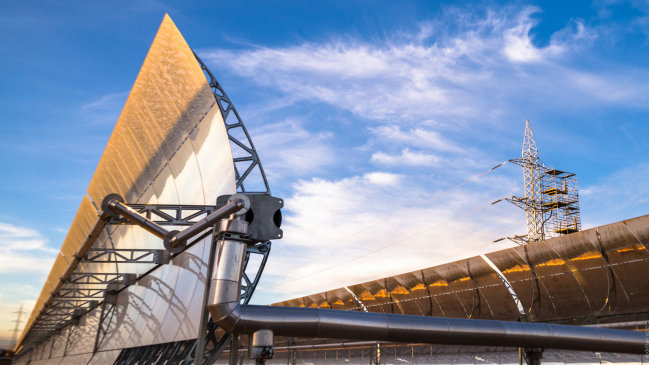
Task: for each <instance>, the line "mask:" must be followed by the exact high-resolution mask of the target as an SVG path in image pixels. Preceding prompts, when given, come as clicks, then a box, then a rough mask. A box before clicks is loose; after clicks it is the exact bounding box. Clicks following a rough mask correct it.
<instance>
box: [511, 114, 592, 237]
mask: <svg viewBox="0 0 649 365" xmlns="http://www.w3.org/2000/svg"><path fill="white" fill-rule="evenodd" d="M509 162H512V163H514V164H516V165H518V166H521V167H522V168H523V188H524V194H525V195H524V196H522V197H518V196H512V197H508V198H505V200H507V201H509V202H510V203H512V204H514V205H515V206H517V207H519V208H521V209H523V210H525V218H526V222H527V234H526V235H518V236H514V237H510V239H511V240H512V241H514V242H516V243H519V244H521V243H523V244H524V243H529V242H536V241H541V240H544V239H546V238H550V237H556V236H559V235H563V234H569V233H574V232H578V231H580V230H581V213H580V210H579V192H578V185H577V175H576V174H574V173H570V172H566V171H561V170H557V169H553V168H550V167H547V166H545V164H544V163H543V162H541V160H540V158H539V149H538V147H537V145H536V141H535V139H534V134H533V133H532V128H531V126H530V122H529V120H527V121H526V122H525V134H524V137H523V148H522V151H521V158H516V159H511V160H509Z"/></svg>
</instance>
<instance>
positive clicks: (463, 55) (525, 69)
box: [202, 7, 649, 123]
mask: <svg viewBox="0 0 649 365" xmlns="http://www.w3.org/2000/svg"><path fill="white" fill-rule="evenodd" d="M539 11H540V10H539V9H538V8H534V7H526V8H522V9H521V8H515V7H509V8H505V9H498V10H497V11H496V10H489V11H487V12H486V14H482V13H480V12H477V13H472V14H470V15H462V16H460V17H458V18H453V19H452V21H453V24H454V29H457V28H459V29H458V31H457V32H454V33H452V34H448V33H444V32H443V31H442V30H441V29H442V28H443V26H444V24H445V23H444V22H450V21H451V20H450V19H444V20H440V21H439V23H441V24H438V23H435V24H434V25H433V26H431V27H429V29H430V30H429V31H426V32H424V33H423V34H422V33H421V32H420V31H416V32H415V33H414V34H412V35H411V37H399V38H397V39H390V40H389V41H386V42H384V43H382V44H377V43H369V42H364V41H362V40H354V39H351V40H350V39H344V40H335V41H330V42H327V43H323V44H316V43H304V44H301V45H297V46H290V47H286V48H256V49H244V50H237V51H231V50H210V51H204V52H202V55H203V57H204V59H206V60H208V62H210V63H211V64H214V65H215V66H216V67H226V68H228V69H229V70H230V71H231V72H234V73H236V74H238V75H241V76H243V77H246V78H251V79H253V80H255V82H257V83H259V84H261V85H265V86H267V87H271V88H273V89H275V90H278V91H280V92H282V93H285V94H288V95H291V96H292V97H293V98H294V99H295V100H318V101H322V102H326V103H329V104H332V105H336V106H338V107H341V108H344V109H346V110H349V111H351V112H353V113H354V114H356V115H359V116H361V117H364V118H368V119H371V120H375V121H383V122H385V121H388V120H395V121H398V122H399V123H403V122H405V121H413V120H416V121H420V120H421V118H431V117H437V118H448V117H475V116H476V115H482V116H484V118H485V119H492V118H497V117H498V115H499V114H494V112H496V113H498V112H499V110H500V109H505V108H509V107H515V106H516V103H517V102H518V101H519V100H520V95H521V93H528V94H527V95H534V96H535V99H538V98H539V97H541V99H539V100H534V102H538V103H539V105H541V104H547V103H552V102H560V103H561V104H562V105H573V106H575V107H580V108H584V107H588V106H592V105H596V104H597V103H600V102H606V103H614V104H620V105H633V106H641V105H643V103H644V104H645V107H646V104H647V101H648V98H649V96H647V95H649V93H648V91H649V86H647V84H646V83H644V82H641V80H645V79H647V76H648V74H647V72H646V70H641V69H632V68H628V67H627V68H615V69H611V68H608V69H607V68H606V67H605V65H604V64H597V63H591V65H584V64H583V63H580V62H579V61H578V59H577V58H578V57H579V55H580V53H579V52H578V51H580V50H582V49H583V48H584V47H588V46H589V44H591V43H592V41H593V40H594V39H596V38H597V31H598V30H597V29H589V28H588V27H587V26H586V25H584V23H583V22H580V21H575V22H571V23H569V24H567V25H566V27H565V28H563V29H561V30H560V31H558V32H556V33H555V34H554V35H553V36H552V37H551V40H550V42H549V44H548V45H546V46H538V45H536V44H535V42H534V39H533V37H532V35H531V34H532V33H531V30H532V29H533V27H534V26H535V25H536V24H537V22H538V21H537V20H535V19H534V17H533V15H535V14H536V13H537V12H539ZM424 28H425V27H424ZM420 29H421V27H420ZM603 85H606V87H605V88H601V87H599V86H603ZM611 95H613V97H611ZM519 108H520V106H519V107H516V108H515V109H519Z"/></svg>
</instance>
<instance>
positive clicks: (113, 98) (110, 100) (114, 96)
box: [81, 92, 128, 110]
mask: <svg viewBox="0 0 649 365" xmlns="http://www.w3.org/2000/svg"><path fill="white" fill-rule="evenodd" d="M127 96H128V92H118V93H111V94H106V95H102V96H100V97H99V98H97V99H95V100H93V101H91V102H88V103H87V104H84V105H82V106H81V109H84V110H89V109H95V110H96V109H102V110H107V109H108V110H119V108H116V107H115V106H116V104H124V102H125V101H126V97H127Z"/></svg>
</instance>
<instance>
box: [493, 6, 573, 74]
mask: <svg viewBox="0 0 649 365" xmlns="http://www.w3.org/2000/svg"><path fill="white" fill-rule="evenodd" d="M538 11H539V9H537V8H534V7H530V8H527V9H525V10H523V11H522V12H521V14H520V15H519V16H518V24H516V25H515V26H513V27H511V28H509V29H507V30H506V31H505V32H504V33H503V36H504V41H505V45H504V49H503V52H504V54H505V56H506V57H507V59H508V60H509V61H511V62H538V61H543V60H545V59H550V58H553V57H554V56H557V55H560V54H561V53H563V51H564V47H563V46H562V45H558V44H555V43H554V42H553V43H550V45H548V46H547V47H544V48H538V47H536V46H534V45H533V44H532V39H531V38H530V30H531V29H532V27H533V26H534V24H535V23H534V22H533V21H531V20H530V16H531V15H532V14H534V13H536V12H538ZM583 33H584V27H583V24H582V26H581V33H579V34H578V35H577V36H582V35H583Z"/></svg>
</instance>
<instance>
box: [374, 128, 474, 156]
mask: <svg viewBox="0 0 649 365" xmlns="http://www.w3.org/2000/svg"><path fill="white" fill-rule="evenodd" d="M369 131H370V133H371V134H372V135H374V136H377V137H379V138H382V139H386V140H388V141H390V142H393V143H400V144H405V145H409V146H414V147H420V148H428V149H434V150H440V151H447V152H461V151H462V149H461V148H460V147H458V146H457V145H456V144H455V143H454V142H452V141H450V140H448V139H447V138H444V137H443V136H442V135H441V134H440V133H439V132H438V131H435V130H433V129H425V128H421V127H419V128H411V129H407V130H403V129H402V128H401V127H399V126H397V125H384V126H380V127H372V128H369Z"/></svg>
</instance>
